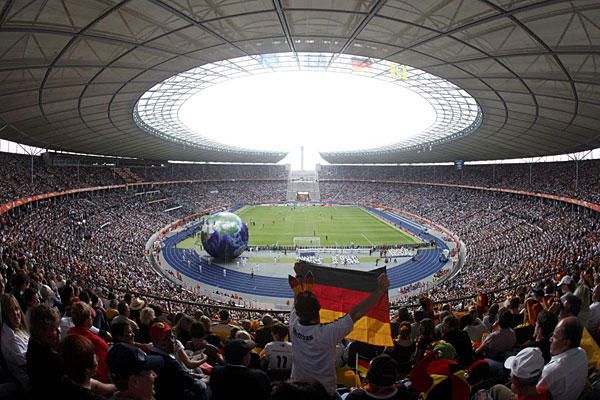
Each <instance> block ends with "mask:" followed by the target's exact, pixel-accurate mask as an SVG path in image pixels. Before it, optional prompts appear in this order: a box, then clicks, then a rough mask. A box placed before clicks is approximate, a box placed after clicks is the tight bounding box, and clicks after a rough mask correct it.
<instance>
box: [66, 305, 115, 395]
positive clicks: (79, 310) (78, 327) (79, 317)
mask: <svg viewBox="0 0 600 400" xmlns="http://www.w3.org/2000/svg"><path fill="white" fill-rule="evenodd" d="M93 314H94V310H93V309H92V307H90V306H89V305H88V304H86V303H84V302H81V301H80V302H77V303H74V304H73V305H72V306H71V318H72V319H73V323H74V324H75V326H74V327H72V328H71V329H69V331H68V332H67V335H81V336H84V337H86V338H87V339H89V340H90V341H91V342H92V344H93V345H94V350H95V353H96V357H97V363H98V369H97V373H96V376H95V378H96V379H98V380H99V381H100V382H103V383H110V377H109V375H108V365H107V364H106V354H107V352H108V344H106V342H105V341H104V339H102V338H101V337H100V336H98V335H97V334H95V333H94V332H92V331H91V330H90V328H91V327H92V322H93V320H94V315H93Z"/></svg>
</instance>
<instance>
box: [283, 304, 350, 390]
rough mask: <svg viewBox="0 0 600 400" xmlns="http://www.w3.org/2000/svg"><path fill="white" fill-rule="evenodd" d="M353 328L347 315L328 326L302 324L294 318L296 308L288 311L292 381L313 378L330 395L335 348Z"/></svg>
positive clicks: (334, 379)
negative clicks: (292, 360)
mask: <svg viewBox="0 0 600 400" xmlns="http://www.w3.org/2000/svg"><path fill="white" fill-rule="evenodd" d="M353 326H354V322H353V321H352V318H350V315H348V314H346V315H345V316H344V317H342V318H340V319H337V320H335V321H333V322H330V323H328V324H316V325H302V324H300V321H299V320H298V316H297V315H296V309H295V308H292V311H291V313H290V340H291V342H292V350H293V351H292V353H293V357H294V363H293V365H292V379H293V380H295V379H300V378H306V377H310V378H314V379H316V380H318V381H319V382H321V383H322V384H323V386H324V387H325V390H327V392H328V393H329V394H331V395H333V394H334V393H335V389H336V374H335V359H336V345H337V344H338V343H339V342H340V341H341V340H342V339H343V338H344V337H346V336H347V335H348V334H349V333H350V332H351V331H352V328H353Z"/></svg>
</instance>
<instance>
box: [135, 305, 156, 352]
mask: <svg viewBox="0 0 600 400" xmlns="http://www.w3.org/2000/svg"><path fill="white" fill-rule="evenodd" d="M155 320H156V314H155V312H154V309H153V308H150V307H144V308H142V311H140V330H139V332H138V337H137V338H136V340H137V341H138V342H139V343H150V342H151V341H152V339H151V338H150V327H151V326H152V324H153V323H154V321H155Z"/></svg>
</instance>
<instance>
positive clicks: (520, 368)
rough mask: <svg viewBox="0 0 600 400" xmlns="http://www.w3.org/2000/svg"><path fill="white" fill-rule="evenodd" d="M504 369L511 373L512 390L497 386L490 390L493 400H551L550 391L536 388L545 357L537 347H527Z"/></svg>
mask: <svg viewBox="0 0 600 400" xmlns="http://www.w3.org/2000/svg"><path fill="white" fill-rule="evenodd" d="M504 368H506V369H508V370H509V371H510V379H511V389H512V390H511V389H509V388H507V387H506V386H504V385H495V386H493V387H492V389H491V390H490V395H491V397H492V399H493V400H512V399H516V400H549V399H551V397H550V396H549V395H548V391H547V390H546V389H544V388H542V387H536V385H537V382H538V380H539V379H540V376H541V375H542V370H543V369H544V356H543V355H542V351H541V350H540V349H538V348H537V347H526V348H524V349H523V350H521V351H520V352H519V353H518V354H517V355H516V356H511V357H508V358H507V359H506V361H505V362H504Z"/></svg>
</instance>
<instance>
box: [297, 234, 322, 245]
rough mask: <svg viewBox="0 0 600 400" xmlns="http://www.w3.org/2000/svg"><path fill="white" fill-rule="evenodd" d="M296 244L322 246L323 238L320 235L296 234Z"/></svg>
mask: <svg viewBox="0 0 600 400" xmlns="http://www.w3.org/2000/svg"><path fill="white" fill-rule="evenodd" d="M294 246H304V247H310V246H321V238H320V237H319V236H296V237H294Z"/></svg>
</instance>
